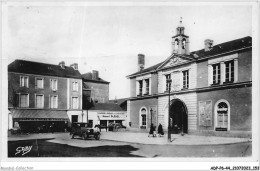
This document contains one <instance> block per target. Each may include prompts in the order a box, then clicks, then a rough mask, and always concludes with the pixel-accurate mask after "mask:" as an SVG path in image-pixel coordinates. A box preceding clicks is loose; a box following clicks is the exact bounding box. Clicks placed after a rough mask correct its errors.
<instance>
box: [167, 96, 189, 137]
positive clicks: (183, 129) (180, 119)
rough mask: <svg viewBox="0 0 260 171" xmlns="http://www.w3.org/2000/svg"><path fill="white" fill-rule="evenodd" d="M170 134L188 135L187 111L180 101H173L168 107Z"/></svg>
mask: <svg viewBox="0 0 260 171" xmlns="http://www.w3.org/2000/svg"><path fill="white" fill-rule="evenodd" d="M170 124H171V125H170V126H171V133H173V134H179V133H188V110H187V107H186V105H185V103H184V102H182V101H181V100H180V99H173V100H172V101H171V106H170Z"/></svg>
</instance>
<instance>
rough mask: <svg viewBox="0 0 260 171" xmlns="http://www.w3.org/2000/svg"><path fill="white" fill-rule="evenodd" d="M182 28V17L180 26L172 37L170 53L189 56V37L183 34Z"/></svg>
mask: <svg viewBox="0 0 260 171" xmlns="http://www.w3.org/2000/svg"><path fill="white" fill-rule="evenodd" d="M184 29H185V28H184V27H183V26H182V17H181V18H180V25H179V26H178V27H177V28H176V35H175V36H173V37H172V53H176V54H182V55H189V36H186V35H185V34H184Z"/></svg>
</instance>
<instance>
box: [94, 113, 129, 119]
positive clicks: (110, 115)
mask: <svg viewBox="0 0 260 171" xmlns="http://www.w3.org/2000/svg"><path fill="white" fill-rule="evenodd" d="M98 117H99V118H100V119H125V113H123V112H120V113H116V112H98Z"/></svg>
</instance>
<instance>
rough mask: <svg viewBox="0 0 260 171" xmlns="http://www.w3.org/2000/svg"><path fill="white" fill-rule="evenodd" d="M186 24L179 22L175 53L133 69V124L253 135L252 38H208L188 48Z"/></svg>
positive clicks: (142, 59) (129, 108)
mask: <svg viewBox="0 0 260 171" xmlns="http://www.w3.org/2000/svg"><path fill="white" fill-rule="evenodd" d="M184 31H185V28H184V27H183V26H182V23H181V22H180V25H179V26H178V27H177V28H176V35H175V36H173V37H172V53H171V55H170V56H169V57H168V58H166V59H165V60H164V61H162V62H161V63H158V64H156V65H153V66H151V67H149V68H144V64H145V56H144V55H143V54H139V55H138V66H139V71H138V72H136V73H134V74H131V75H128V76H127V78H128V79H130V89H131V90H130V98H129V99H128V102H127V112H128V114H127V115H128V116H130V125H131V127H132V128H137V129H149V128H150V125H151V123H153V125H156V126H158V125H159V123H161V124H162V125H163V128H164V130H166V131H167V130H168V127H169V130H170V131H171V132H172V133H187V134H190V133H194V134H196V133H203V134H204V133H205V132H206V133H207V134H211V135H221V136H251V130H252V38H251V37H244V38H240V39H236V40H232V41H229V42H225V43H221V44H218V45H214V44H213V40H210V39H206V40H205V42H204V45H205V48H204V49H201V50H198V51H193V52H190V51H189V44H190V42H189V36H187V35H185V34H184Z"/></svg>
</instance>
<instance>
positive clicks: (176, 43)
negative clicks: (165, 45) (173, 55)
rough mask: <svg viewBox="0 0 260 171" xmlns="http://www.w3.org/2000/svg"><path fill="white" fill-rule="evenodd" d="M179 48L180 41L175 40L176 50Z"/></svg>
mask: <svg viewBox="0 0 260 171" xmlns="http://www.w3.org/2000/svg"><path fill="white" fill-rule="evenodd" d="M178 46H179V40H178V39H175V40H174V49H175V50H177V49H178Z"/></svg>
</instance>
